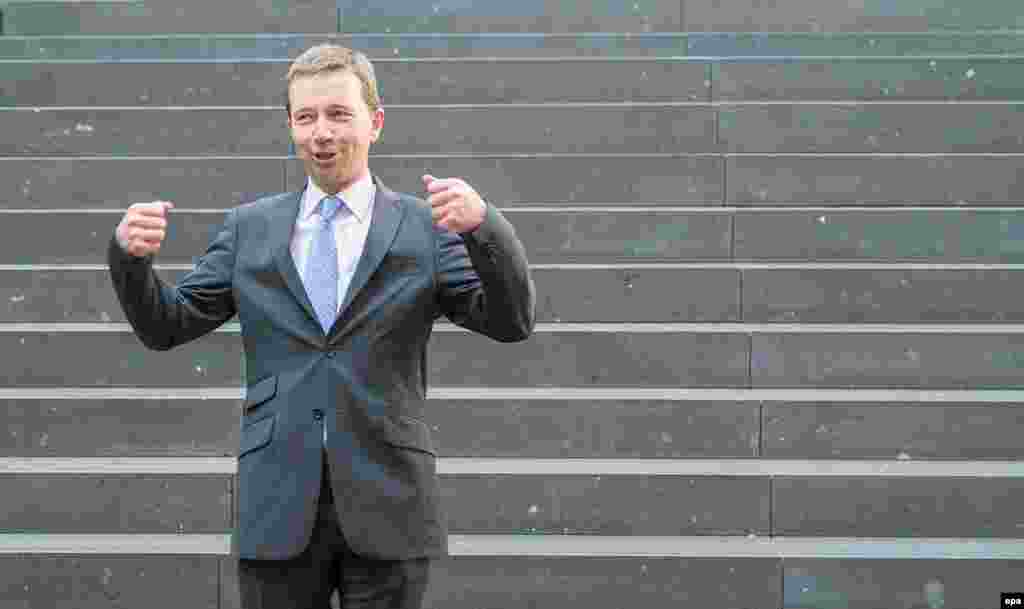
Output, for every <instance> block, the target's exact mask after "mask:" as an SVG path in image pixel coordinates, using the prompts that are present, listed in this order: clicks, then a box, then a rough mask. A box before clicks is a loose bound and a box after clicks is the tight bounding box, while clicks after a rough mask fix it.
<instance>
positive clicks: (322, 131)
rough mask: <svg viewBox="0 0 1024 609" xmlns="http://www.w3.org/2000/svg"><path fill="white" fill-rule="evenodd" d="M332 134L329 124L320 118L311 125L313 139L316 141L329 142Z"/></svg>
mask: <svg viewBox="0 0 1024 609" xmlns="http://www.w3.org/2000/svg"><path fill="white" fill-rule="evenodd" d="M333 135H334V134H333V133H332V131H331V127H330V124H329V123H327V122H326V121H324V120H323V119H321V118H318V119H317V120H316V122H315V123H313V139H315V140H316V141H318V142H319V141H324V140H329V139H331V137H332V136H333Z"/></svg>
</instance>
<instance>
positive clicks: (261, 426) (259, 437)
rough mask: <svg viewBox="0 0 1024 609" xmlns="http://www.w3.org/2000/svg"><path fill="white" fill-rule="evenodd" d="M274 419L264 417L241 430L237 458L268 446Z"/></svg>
mask: <svg viewBox="0 0 1024 609" xmlns="http://www.w3.org/2000/svg"><path fill="white" fill-rule="evenodd" d="M276 419H277V417H276V416H269V417H264V418H262V419H260V420H259V421H256V422H255V423H253V424H251V425H248V426H246V427H244V428H242V444H241V446H240V448H239V450H238V457H239V458H241V457H242V456H243V455H246V454H248V453H251V452H252V451H254V450H256V449H257V448H263V447H264V446H266V445H267V444H270V439H271V438H272V437H273V436H274V421H275V420H276Z"/></svg>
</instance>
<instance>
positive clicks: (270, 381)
mask: <svg viewBox="0 0 1024 609" xmlns="http://www.w3.org/2000/svg"><path fill="white" fill-rule="evenodd" d="M275 395H277V375H276V374H275V375H273V376H268V377H267V378H265V379H263V380H262V381H257V382H256V384H255V385H252V386H251V387H249V388H248V389H246V391H245V410H250V409H253V408H255V407H257V406H259V405H260V404H262V403H263V402H266V401H267V400H269V399H270V398H272V397H274V396H275Z"/></svg>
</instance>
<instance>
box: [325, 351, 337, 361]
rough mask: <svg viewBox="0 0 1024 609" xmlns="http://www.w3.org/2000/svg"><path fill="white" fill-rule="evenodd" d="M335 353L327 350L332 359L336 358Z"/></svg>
mask: <svg viewBox="0 0 1024 609" xmlns="http://www.w3.org/2000/svg"><path fill="white" fill-rule="evenodd" d="M334 353H335V352H334V351H328V352H327V357H329V358H331V359H334Z"/></svg>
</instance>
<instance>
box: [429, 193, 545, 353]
mask: <svg viewBox="0 0 1024 609" xmlns="http://www.w3.org/2000/svg"><path fill="white" fill-rule="evenodd" d="M434 230H435V234H436V237H437V242H438V266H437V269H438V271H437V282H438V300H439V302H438V304H439V308H440V312H441V313H443V314H444V315H445V316H447V317H448V319H450V320H451V321H452V322H453V323H455V324H457V325H459V326H462V327H464V328H467V329H469V330H473V331H474V332H479V333H481V334H484V335H486V336H489V337H491V338H493V339H495V340H498V341H501V342H516V341H521V340H525V339H526V338H528V337H529V336H530V334H531V333H532V332H533V328H534V321H535V309H536V290H535V287H534V283H533V278H532V277H531V275H530V265H529V263H528V262H527V260H526V249H525V248H524V247H523V244H522V243H521V242H520V241H519V238H518V237H517V236H516V233H515V229H514V228H513V226H512V224H511V223H510V222H509V221H508V220H506V219H505V217H504V216H502V215H501V213H500V212H498V210H497V209H495V208H494V207H493V206H492V205H490V204H487V211H486V215H485V216H484V221H483V223H482V224H481V225H480V226H479V227H477V229H476V230H474V231H473V232H471V233H466V234H463V235H460V234H457V233H453V232H450V231H445V230H443V229H440V228H437V227H435V229H434Z"/></svg>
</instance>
